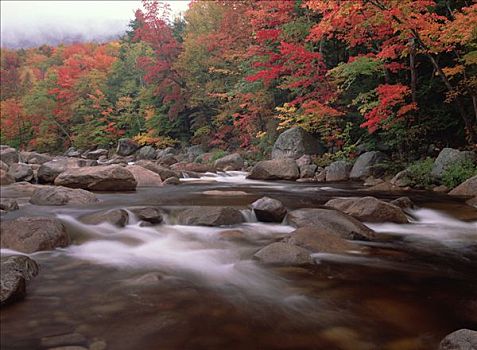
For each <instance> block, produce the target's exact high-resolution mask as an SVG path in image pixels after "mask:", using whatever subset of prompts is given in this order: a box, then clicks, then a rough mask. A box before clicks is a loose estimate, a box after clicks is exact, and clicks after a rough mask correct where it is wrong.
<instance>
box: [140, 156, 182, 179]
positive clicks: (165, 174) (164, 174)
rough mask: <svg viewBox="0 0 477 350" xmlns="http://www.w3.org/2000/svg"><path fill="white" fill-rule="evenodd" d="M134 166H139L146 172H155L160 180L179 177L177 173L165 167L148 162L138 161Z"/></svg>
mask: <svg viewBox="0 0 477 350" xmlns="http://www.w3.org/2000/svg"><path fill="white" fill-rule="evenodd" d="M134 165H139V166H142V167H143V168H146V169H148V170H151V171H153V172H155V173H156V174H157V175H159V176H160V177H161V179H162V180H166V179H168V178H171V177H180V174H179V172H176V171H174V170H170V169H168V168H166V167H163V166H161V165H159V164H156V163H154V162H151V161H149V160H139V161H137V162H136V163H135V164H134Z"/></svg>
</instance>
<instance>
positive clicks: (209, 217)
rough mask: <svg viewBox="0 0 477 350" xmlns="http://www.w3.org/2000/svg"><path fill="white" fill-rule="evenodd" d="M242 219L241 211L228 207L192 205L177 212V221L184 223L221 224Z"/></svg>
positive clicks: (240, 221) (242, 220) (229, 223)
mask: <svg viewBox="0 0 477 350" xmlns="http://www.w3.org/2000/svg"><path fill="white" fill-rule="evenodd" d="M244 221H245V219H244V217H243V215H242V213H241V212H240V211H239V210H237V209H235V208H230V207H205V206H204V207H194V208H190V209H185V210H183V211H182V212H180V213H179V222H180V223H182V224H184V225H198V226H223V225H236V224H240V223H242V222H244Z"/></svg>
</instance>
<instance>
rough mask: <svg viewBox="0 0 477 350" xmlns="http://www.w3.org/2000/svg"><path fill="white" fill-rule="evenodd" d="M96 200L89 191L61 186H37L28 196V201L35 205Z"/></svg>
mask: <svg viewBox="0 0 477 350" xmlns="http://www.w3.org/2000/svg"><path fill="white" fill-rule="evenodd" d="M97 202H99V199H98V198H97V197H96V195H95V194H93V193H91V192H89V191H86V190H82V189H73V188H68V187H62V186H47V187H41V188H38V189H36V190H35V192H33V195H32V197H31V198H30V203H31V204H35V205H66V204H78V205H83V204H93V203H97Z"/></svg>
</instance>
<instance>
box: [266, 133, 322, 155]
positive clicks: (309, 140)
mask: <svg viewBox="0 0 477 350" xmlns="http://www.w3.org/2000/svg"><path fill="white" fill-rule="evenodd" d="M324 152H325V149H324V147H323V145H322V144H321V142H320V141H319V140H317V139H316V138H315V137H313V136H312V135H311V134H309V133H308V132H306V131H305V130H303V129H302V128H301V127H294V128H291V129H288V130H286V131H285V132H283V133H281V134H280V136H279V137H278V139H277V141H276V142H275V144H274V145H273V149H272V159H279V158H293V159H298V158H300V157H301V156H302V155H304V154H323V153H324Z"/></svg>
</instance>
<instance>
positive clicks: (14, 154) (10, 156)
mask: <svg viewBox="0 0 477 350" xmlns="http://www.w3.org/2000/svg"><path fill="white" fill-rule="evenodd" d="M0 159H1V160H2V162H4V163H5V164H7V165H9V166H10V165H12V164H13V163H18V161H19V155H18V151H17V150H16V149H15V148H12V147H10V146H6V145H1V146H0Z"/></svg>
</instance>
